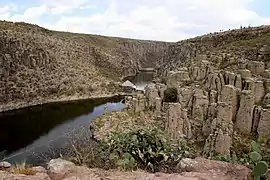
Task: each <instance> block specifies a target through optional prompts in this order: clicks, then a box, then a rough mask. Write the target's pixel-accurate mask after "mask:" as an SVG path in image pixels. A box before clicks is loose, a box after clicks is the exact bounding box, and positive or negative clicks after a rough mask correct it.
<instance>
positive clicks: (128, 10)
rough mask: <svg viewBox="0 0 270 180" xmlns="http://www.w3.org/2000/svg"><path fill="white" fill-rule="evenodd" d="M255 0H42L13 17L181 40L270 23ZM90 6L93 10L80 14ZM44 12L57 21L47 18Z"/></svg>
mask: <svg viewBox="0 0 270 180" xmlns="http://www.w3.org/2000/svg"><path fill="white" fill-rule="evenodd" d="M251 1H259V0H226V1H225V0H188V1H186V0H167V1H164V0H137V1H132V0H125V1H124V0H121V1H120V0H100V1H99V2H96V3H94V2H92V1H91V2H90V1H89V0H58V1H55V0H41V5H39V6H35V7H30V8H28V9H27V10H26V11H25V12H24V13H21V14H15V15H13V16H12V18H8V19H9V20H19V21H27V22H31V23H36V24H40V25H41V26H45V27H47V28H50V29H55V30H63V31H71V32H83V33H94V34H103V35H110V36H124V37H131V38H140V39H153V40H168V41H177V40H180V39H184V38H188V37H191V36H195V35H199V34H202V33H209V32H213V31H219V30H220V29H229V28H238V27H240V25H249V24H250V25H261V24H265V23H270V18H269V17H268V18H264V17H261V16H259V15H258V13H256V12H255V11H252V10H250V9H248V5H249V3H250V2H251ZM104 8H105V10H104ZM6 9H7V8H5V10H3V8H2V9H1V8H0V18H1V19H2V16H3V13H2V14H1V11H3V12H4V11H5V15H4V18H7V17H8V16H9V14H7V13H8V11H9V10H6ZM86 9H87V11H89V13H88V14H84V15H80V16H79V15H78V14H77V13H78V12H79V11H81V10H84V11H85V10H86ZM93 9H95V13H94V12H92V11H91V10H93ZM33 14H34V16H33ZM43 15H46V17H50V18H52V19H54V20H55V22H54V23H52V22H50V23H49V22H46V21H44V20H42V18H40V17H42V16H43Z"/></svg>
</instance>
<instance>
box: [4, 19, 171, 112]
mask: <svg viewBox="0 0 270 180" xmlns="http://www.w3.org/2000/svg"><path fill="white" fill-rule="evenodd" d="M167 46H168V43H164V42H153V41H143V40H132V39H124V38H115V37H104V36H97V35H87V34H75V33H67V32H56V31H50V30H47V29H44V28H41V27H39V26H36V25H31V24H26V23H12V22H6V21H1V22H0V111H1V110H5V109H10V108H11V109H12V108H13V107H16V106H21V105H19V104H21V103H23V104H24V105H30V104H35V103H39V102H46V101H48V100H50V99H62V98H67V97H69V96H75V95H76V96H93V95H102V94H106V93H112V92H113V91H115V85H114V82H116V81H119V80H120V79H121V77H123V76H127V75H132V74H135V73H136V71H137V70H138V69H139V68H141V67H148V66H151V67H152V66H156V65H157V63H158V62H159V59H158V58H159V57H161V56H162V54H163V53H164V50H165V49H166V48H167ZM24 105H23V106H24Z"/></svg>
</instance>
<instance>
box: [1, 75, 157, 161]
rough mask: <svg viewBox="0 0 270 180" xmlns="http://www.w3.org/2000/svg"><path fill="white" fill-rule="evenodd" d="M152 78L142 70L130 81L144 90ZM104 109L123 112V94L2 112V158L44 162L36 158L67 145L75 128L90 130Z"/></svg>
mask: <svg viewBox="0 0 270 180" xmlns="http://www.w3.org/2000/svg"><path fill="white" fill-rule="evenodd" d="M152 79H153V73H149V72H141V73H138V74H137V75H136V76H135V77H132V78H131V79H130V80H131V81H132V82H133V83H134V84H135V85H136V87H137V89H139V90H143V89H144V87H145V86H146V85H147V84H148V83H150V82H151V81H152ZM105 108H106V109H107V110H106V111H108V112H111V111H120V110H122V109H123V108H124V104H123V103H122V102H121V98H120V97H115V98H100V99H94V100H93V99H92V100H78V101H69V102H56V103H48V104H43V105H37V106H32V107H26V108H21V109H17V110H12V111H7V112H3V113H0V161H1V159H3V160H6V161H9V162H11V163H16V162H19V161H26V162H27V163H31V164H40V163H42V162H41V161H40V160H39V159H37V156H39V154H44V153H47V152H48V151H50V150H51V149H61V148H63V147H64V146H66V144H67V140H68V137H67V136H68V134H70V133H71V132H72V131H74V130H79V131H80V129H81V128H84V129H85V128H86V129H87V130H89V125H90V121H91V120H92V119H94V118H96V117H98V116H101V115H102V114H104V112H105V111H104V110H105ZM89 131H90V130H89ZM90 133H91V132H90ZM88 135H89V134H88ZM36 155H37V156H36Z"/></svg>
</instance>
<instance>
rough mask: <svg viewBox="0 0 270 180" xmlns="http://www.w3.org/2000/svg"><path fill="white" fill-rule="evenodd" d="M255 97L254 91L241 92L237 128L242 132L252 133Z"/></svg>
mask: <svg viewBox="0 0 270 180" xmlns="http://www.w3.org/2000/svg"><path fill="white" fill-rule="evenodd" d="M254 105H255V98H254V95H253V93H252V91H247V90H244V91H242V93H241V98H240V107H239V110H238V112H237V115H236V121H235V124H234V125H235V129H236V130H237V131H239V132H240V133H242V134H250V132H251V128H252V119H253V110H254Z"/></svg>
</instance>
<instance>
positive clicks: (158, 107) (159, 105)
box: [156, 97, 162, 117]
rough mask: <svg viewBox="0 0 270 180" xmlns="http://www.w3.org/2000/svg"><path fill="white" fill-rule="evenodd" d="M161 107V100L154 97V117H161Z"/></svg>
mask: <svg viewBox="0 0 270 180" xmlns="http://www.w3.org/2000/svg"><path fill="white" fill-rule="evenodd" d="M161 106H162V99H161V98H160V97H156V117H160V116H161Z"/></svg>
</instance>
